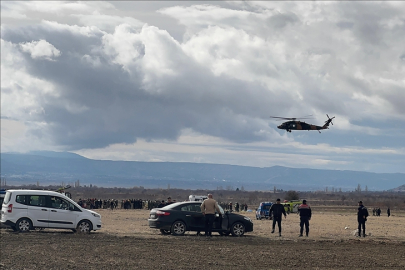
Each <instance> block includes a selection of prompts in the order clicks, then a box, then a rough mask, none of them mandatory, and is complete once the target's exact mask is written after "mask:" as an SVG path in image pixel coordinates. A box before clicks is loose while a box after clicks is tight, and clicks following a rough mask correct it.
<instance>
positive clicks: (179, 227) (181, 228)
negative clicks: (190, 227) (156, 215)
mask: <svg viewBox="0 0 405 270" xmlns="http://www.w3.org/2000/svg"><path fill="white" fill-rule="evenodd" d="M171 231H172V234H173V235H184V233H185V232H186V224H184V222H183V221H180V220H179V221H176V222H174V223H173V225H172V230H171Z"/></svg>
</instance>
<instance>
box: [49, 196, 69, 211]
mask: <svg viewBox="0 0 405 270" xmlns="http://www.w3.org/2000/svg"><path fill="white" fill-rule="evenodd" d="M50 198H51V208H56V209H64V210H69V204H70V203H69V202H68V201H66V200H64V199H62V198H61V197H58V196H50Z"/></svg>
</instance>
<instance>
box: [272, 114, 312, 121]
mask: <svg viewBox="0 0 405 270" xmlns="http://www.w3.org/2000/svg"><path fill="white" fill-rule="evenodd" d="M308 116H311V115H307V116H304V117H279V116H270V118H274V119H282V120H292V121H295V120H297V119H313V117H308Z"/></svg>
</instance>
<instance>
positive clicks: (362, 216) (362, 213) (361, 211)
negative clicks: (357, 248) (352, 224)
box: [357, 201, 368, 237]
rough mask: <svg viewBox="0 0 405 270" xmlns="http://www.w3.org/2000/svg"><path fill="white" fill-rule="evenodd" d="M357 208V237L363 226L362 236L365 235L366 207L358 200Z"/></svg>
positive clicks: (359, 235)
mask: <svg viewBox="0 0 405 270" xmlns="http://www.w3.org/2000/svg"><path fill="white" fill-rule="evenodd" d="M358 204H359V208H357V222H358V223H359V227H358V231H359V234H358V237H361V235H362V234H361V229H362V228H363V237H366V221H367V217H368V211H367V208H366V207H365V206H364V205H363V202H362V201H359V203H358Z"/></svg>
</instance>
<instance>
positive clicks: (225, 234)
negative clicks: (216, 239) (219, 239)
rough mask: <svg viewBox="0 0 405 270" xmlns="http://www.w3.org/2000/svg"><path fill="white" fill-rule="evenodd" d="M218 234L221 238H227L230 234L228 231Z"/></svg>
mask: <svg viewBox="0 0 405 270" xmlns="http://www.w3.org/2000/svg"><path fill="white" fill-rule="evenodd" d="M218 233H219V235H221V236H228V235H229V234H230V233H231V232H230V231H221V232H218Z"/></svg>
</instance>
